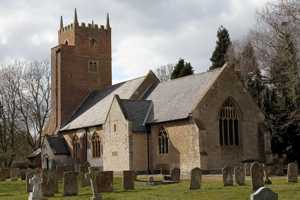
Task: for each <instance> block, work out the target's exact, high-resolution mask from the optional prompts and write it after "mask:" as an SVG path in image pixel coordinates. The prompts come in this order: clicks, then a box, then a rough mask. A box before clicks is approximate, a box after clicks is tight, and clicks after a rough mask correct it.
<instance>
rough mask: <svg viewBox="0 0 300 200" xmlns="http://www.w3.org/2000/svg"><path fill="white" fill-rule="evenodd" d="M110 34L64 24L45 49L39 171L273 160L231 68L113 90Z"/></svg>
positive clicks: (260, 122)
mask: <svg viewBox="0 0 300 200" xmlns="http://www.w3.org/2000/svg"><path fill="white" fill-rule="evenodd" d="M111 31H112V29H111V27H110V22H109V16H107V20H106V25H105V26H103V25H101V26H98V25H97V24H94V23H91V24H85V23H81V24H80V23H79V21H78V17H77V13H76V10H75V15H74V22H73V23H71V24H70V25H67V26H64V24H63V19H62V18H61V22H60V29H59V31H58V45H57V46H56V47H54V48H52V49H51V69H52V102H51V104H52V112H51V115H50V119H49V123H48V126H47V127H46V129H45V140H44V144H43V146H42V153H41V156H42V166H43V167H44V168H49V167H51V166H52V165H53V163H55V165H60V166H72V165H76V164H85V163H89V165H90V166H95V167H100V168H102V169H103V170H109V171H114V172H121V171H123V170H135V171H137V172H138V173H149V172H156V171H158V170H163V171H166V172H168V171H170V170H171V169H173V168H175V167H176V168H180V169H181V171H182V173H183V174H184V173H189V172H190V170H191V169H193V168H195V167H200V168H201V169H203V170H207V171H213V170H219V169H221V168H222V167H224V166H225V165H231V166H233V165H238V164H240V163H242V162H246V161H253V160H257V161H261V162H270V159H271V145H270V133H269V131H268V129H266V127H265V125H264V124H265V123H264V114H263V113H262V112H261V111H260V109H259V108H258V106H257V105H256V103H255V102H254V101H253V99H252V97H251V96H250V95H249V94H248V93H247V90H246V89H245V88H244V87H243V83H242V82H241V81H240V79H239V77H238V75H237V73H236V72H235V70H234V68H233V67H231V66H229V65H226V64H225V65H224V66H223V67H222V68H218V69H215V70H211V71H207V72H204V73H198V74H194V75H190V76H185V77H182V78H178V79H175V80H169V81H165V82H160V81H159V79H158V78H157V77H156V75H155V74H154V73H153V72H152V71H149V72H148V73H147V74H146V75H145V76H142V77H137V78H135V79H132V80H127V81H124V82H121V83H117V84H114V85H112V57H111V51H112V50H111Z"/></svg>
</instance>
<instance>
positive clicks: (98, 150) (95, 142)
mask: <svg viewBox="0 0 300 200" xmlns="http://www.w3.org/2000/svg"><path fill="white" fill-rule="evenodd" d="M92 147H93V149H92V152H93V158H100V157H101V155H102V144H101V139H100V136H99V135H97V133H94V135H93V137H92Z"/></svg>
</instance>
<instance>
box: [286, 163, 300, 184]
mask: <svg viewBox="0 0 300 200" xmlns="http://www.w3.org/2000/svg"><path fill="white" fill-rule="evenodd" d="M287 178H288V182H289V183H297V182H298V164H297V163H296V162H292V163H289V164H288V168H287Z"/></svg>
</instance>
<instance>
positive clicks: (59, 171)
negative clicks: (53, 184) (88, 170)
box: [55, 166, 65, 181]
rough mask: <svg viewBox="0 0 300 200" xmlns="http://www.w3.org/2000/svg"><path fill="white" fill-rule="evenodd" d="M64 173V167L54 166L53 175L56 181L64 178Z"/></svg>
mask: <svg viewBox="0 0 300 200" xmlns="http://www.w3.org/2000/svg"><path fill="white" fill-rule="evenodd" d="M64 171H65V167H64V166H56V168H55V175H56V178H57V180H60V181H61V180H63V178H64Z"/></svg>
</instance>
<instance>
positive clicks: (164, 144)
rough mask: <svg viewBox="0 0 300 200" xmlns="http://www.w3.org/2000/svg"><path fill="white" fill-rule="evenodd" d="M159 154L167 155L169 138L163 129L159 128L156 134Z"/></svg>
mask: <svg viewBox="0 0 300 200" xmlns="http://www.w3.org/2000/svg"><path fill="white" fill-rule="evenodd" d="M158 149H159V154H167V153H168V152H169V137H168V134H167V132H166V130H165V129H164V128H160V130H159V134H158Z"/></svg>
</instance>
